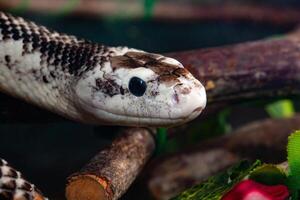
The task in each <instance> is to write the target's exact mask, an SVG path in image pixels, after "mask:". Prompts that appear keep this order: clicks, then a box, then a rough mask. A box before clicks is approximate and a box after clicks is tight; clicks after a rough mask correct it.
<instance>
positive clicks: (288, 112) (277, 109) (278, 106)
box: [265, 100, 295, 118]
mask: <svg viewBox="0 0 300 200" xmlns="http://www.w3.org/2000/svg"><path fill="white" fill-rule="evenodd" d="M265 109H266V111H267V112H268V114H269V115H270V116H271V117H272V118H286V117H292V116H293V115H294V114H295V109H294V104H293V102H292V101H291V100H280V101H276V102H274V103H271V104H269V105H267V106H266V108H265Z"/></svg>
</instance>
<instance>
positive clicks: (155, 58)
mask: <svg viewBox="0 0 300 200" xmlns="http://www.w3.org/2000/svg"><path fill="white" fill-rule="evenodd" d="M130 64H131V65H130ZM86 73H87V74H85V75H84V76H82V77H85V78H82V79H80V80H79V81H78V83H77V85H76V94H77V99H79V101H78V102H79V103H78V105H79V106H78V107H80V108H81V110H83V111H84V113H85V115H84V116H85V117H87V116H88V118H89V120H90V119H91V118H93V119H94V120H93V121H94V123H97V124H99V123H100V124H111V125H126V126H153V127H169V126H175V125H179V124H182V123H185V122H187V121H190V120H192V119H194V118H196V117H197V116H198V115H199V114H200V113H201V111H202V110H203V109H204V107H205V105H206V93H205V89H204V87H203V86H202V85H201V83H200V82H199V81H198V80H196V79H195V78H194V77H193V76H192V75H191V74H190V73H189V72H188V71H187V70H186V69H184V68H183V66H182V65H181V64H180V63H179V62H178V61H176V60H175V59H172V58H167V57H163V56H161V55H157V54H150V53H146V52H139V51H129V52H127V53H125V54H124V55H120V54H117V53H116V56H112V57H111V58H110V60H109V62H106V63H102V66H101V67H96V68H93V69H92V71H89V72H86ZM132 77H137V78H138V79H139V80H141V81H144V84H146V85H147V87H146V89H145V92H144V93H143V95H142V96H135V95H134V94H133V93H131V91H130V89H129V82H130V80H131V78H132Z"/></svg>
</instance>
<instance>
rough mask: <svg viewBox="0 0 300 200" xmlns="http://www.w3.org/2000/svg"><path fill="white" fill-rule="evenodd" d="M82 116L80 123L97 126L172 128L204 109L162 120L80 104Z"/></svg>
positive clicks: (194, 116)
mask: <svg viewBox="0 0 300 200" xmlns="http://www.w3.org/2000/svg"><path fill="white" fill-rule="evenodd" d="M80 105H81V107H84V111H83V110H82V111H81V113H82V116H81V119H80V121H84V122H87V123H92V124H97V125H116V126H131V127H172V126H178V125H181V124H184V123H186V122H188V121H191V120H193V119H195V118H196V117H197V116H198V115H199V114H200V113H201V112H202V110H203V109H204V107H198V108H196V109H195V110H194V111H193V112H192V113H191V114H190V115H188V116H186V117H177V118H162V117H155V118H151V117H140V116H128V115H122V114H116V113H112V112H109V111H106V110H104V109H101V108H97V107H94V106H92V105H90V104H86V103H84V102H81V104H80Z"/></svg>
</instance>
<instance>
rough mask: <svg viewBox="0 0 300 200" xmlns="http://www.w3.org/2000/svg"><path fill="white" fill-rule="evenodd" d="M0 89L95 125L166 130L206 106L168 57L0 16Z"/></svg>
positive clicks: (201, 92)
mask: <svg viewBox="0 0 300 200" xmlns="http://www.w3.org/2000/svg"><path fill="white" fill-rule="evenodd" d="M0 91H1V92H3V93H5V94H8V95H11V96H14V97H16V98H19V99H22V100H24V101H26V102H28V103H31V104H34V105H36V106H39V107H41V108H44V109H47V110H49V111H51V112H54V113H57V114H59V115H61V116H64V117H66V118H69V119H72V120H75V121H78V122H82V123H89V124H96V125H119V126H143V127H170V126H175V125H179V124H183V123H186V122H188V121H190V120H192V119H194V118H196V117H197V116H198V115H199V114H200V113H201V111H202V110H203V109H204V108H205V105H206V92H205V88H204V86H203V85H202V84H201V82H200V81H199V80H197V79H196V78H195V77H194V76H193V75H192V74H191V73H190V72H189V71H188V70H187V69H186V68H184V66H183V65H182V64H181V63H180V62H179V61H177V60H175V59H173V58H170V57H165V56H163V55H160V54H156V53H149V52H146V51H142V50H138V49H135V48H128V47H125V46H118V47H111V46H106V45H103V44H99V43H93V42H91V41H89V40H85V39H80V38H77V37H76V36H73V35H68V34H64V33H59V32H56V31H53V30H50V29H48V28H46V27H44V26H41V25H37V24H36V23H34V22H32V21H29V20H26V19H24V18H22V17H18V16H13V15H12V14H9V13H6V12H0Z"/></svg>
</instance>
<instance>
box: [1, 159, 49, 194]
mask: <svg viewBox="0 0 300 200" xmlns="http://www.w3.org/2000/svg"><path fill="white" fill-rule="evenodd" d="M0 199H1V200H47V198H44V197H43V195H42V194H41V192H40V191H39V190H38V189H37V188H36V187H35V186H34V185H33V184H31V183H29V182H28V181H26V180H25V179H24V178H23V177H22V175H21V173H20V172H19V171H17V170H15V169H13V168H12V167H10V166H9V165H8V163H7V162H6V161H5V160H3V159H1V158H0Z"/></svg>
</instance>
